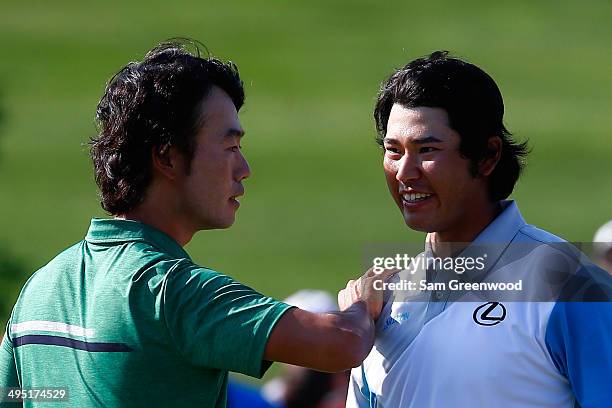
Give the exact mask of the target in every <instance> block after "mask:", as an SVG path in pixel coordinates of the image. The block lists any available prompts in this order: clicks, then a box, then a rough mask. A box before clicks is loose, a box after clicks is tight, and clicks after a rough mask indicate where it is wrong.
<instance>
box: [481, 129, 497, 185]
mask: <svg viewBox="0 0 612 408" xmlns="http://www.w3.org/2000/svg"><path fill="white" fill-rule="evenodd" d="M501 152H502V140H501V138H500V137H499V136H491V137H490V138H489V140H488V142H487V153H488V154H487V157H486V158H485V159H482V160H481V161H480V163H479V164H478V173H479V174H480V175H481V176H484V177H488V176H489V175H491V173H493V170H495V167H496V166H497V163H498V162H499V159H500V157H501Z"/></svg>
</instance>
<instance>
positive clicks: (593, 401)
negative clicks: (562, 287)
mask: <svg viewBox="0 0 612 408" xmlns="http://www.w3.org/2000/svg"><path fill="white" fill-rule="evenodd" d="M546 346H547V348H548V352H549V354H550V356H551V358H552V360H553V362H554V364H555V366H556V367H557V369H558V370H559V372H560V373H561V374H563V375H564V376H565V377H566V378H567V379H568V380H569V382H570V385H571V387H572V391H573V392H574V395H575V397H576V401H577V402H578V403H579V404H580V406H581V407H583V408H599V407H601V408H603V407H609V406H610V401H612V388H611V387H610V379H611V378H612V303H610V302H558V303H557V304H556V305H555V307H554V308H553V310H552V312H551V315H550V317H549V320H548V325H547V329H546Z"/></svg>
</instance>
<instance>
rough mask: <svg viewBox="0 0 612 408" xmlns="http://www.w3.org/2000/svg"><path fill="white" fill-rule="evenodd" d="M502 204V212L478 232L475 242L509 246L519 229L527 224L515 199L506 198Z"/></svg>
mask: <svg viewBox="0 0 612 408" xmlns="http://www.w3.org/2000/svg"><path fill="white" fill-rule="evenodd" d="M500 204H501V206H502V212H501V213H500V214H499V215H498V216H497V217H496V218H495V219H494V220H493V221H491V223H490V224H489V225H487V227H486V228H485V229H484V230H482V231H481V232H480V234H478V236H477V237H476V239H475V240H474V241H473V243H474V244H478V245H486V244H505V246H507V245H508V244H510V242H511V241H512V240H513V239H514V237H515V236H516V234H517V233H518V232H519V230H520V229H521V228H522V227H523V226H525V225H526V222H525V220H524V219H523V216H522V215H521V212H520V211H519V209H518V206H517V205H516V202H514V200H504V201H501V202H500Z"/></svg>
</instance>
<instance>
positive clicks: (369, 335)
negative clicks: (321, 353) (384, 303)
mask: <svg viewBox="0 0 612 408" xmlns="http://www.w3.org/2000/svg"><path fill="white" fill-rule="evenodd" d="M335 339H336V341H335V342H334V344H333V346H332V347H330V349H329V350H328V352H329V354H330V358H329V359H328V361H329V362H331V363H332V364H330V366H329V367H328V370H326V371H330V372H341V371H347V370H350V369H351V368H354V367H359V366H360V365H361V363H362V362H363V360H365V358H366V357H367V356H368V354H370V350H372V346H373V345H374V324H373V323H372V324H371V325H370V327H367V328H365V329H364V328H361V329H357V328H351V329H347V328H345V329H341V330H340V333H338V335H337V336H335Z"/></svg>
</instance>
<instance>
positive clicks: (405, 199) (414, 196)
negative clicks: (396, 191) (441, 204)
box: [400, 191, 433, 207]
mask: <svg viewBox="0 0 612 408" xmlns="http://www.w3.org/2000/svg"><path fill="white" fill-rule="evenodd" d="M400 196H401V197H402V203H403V204H404V205H406V206H410V207H412V206H415V205H417V204H421V203H424V202H426V201H427V200H429V199H430V198H431V197H433V194H431V193H416V192H412V191H411V192H406V191H402V192H400Z"/></svg>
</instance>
